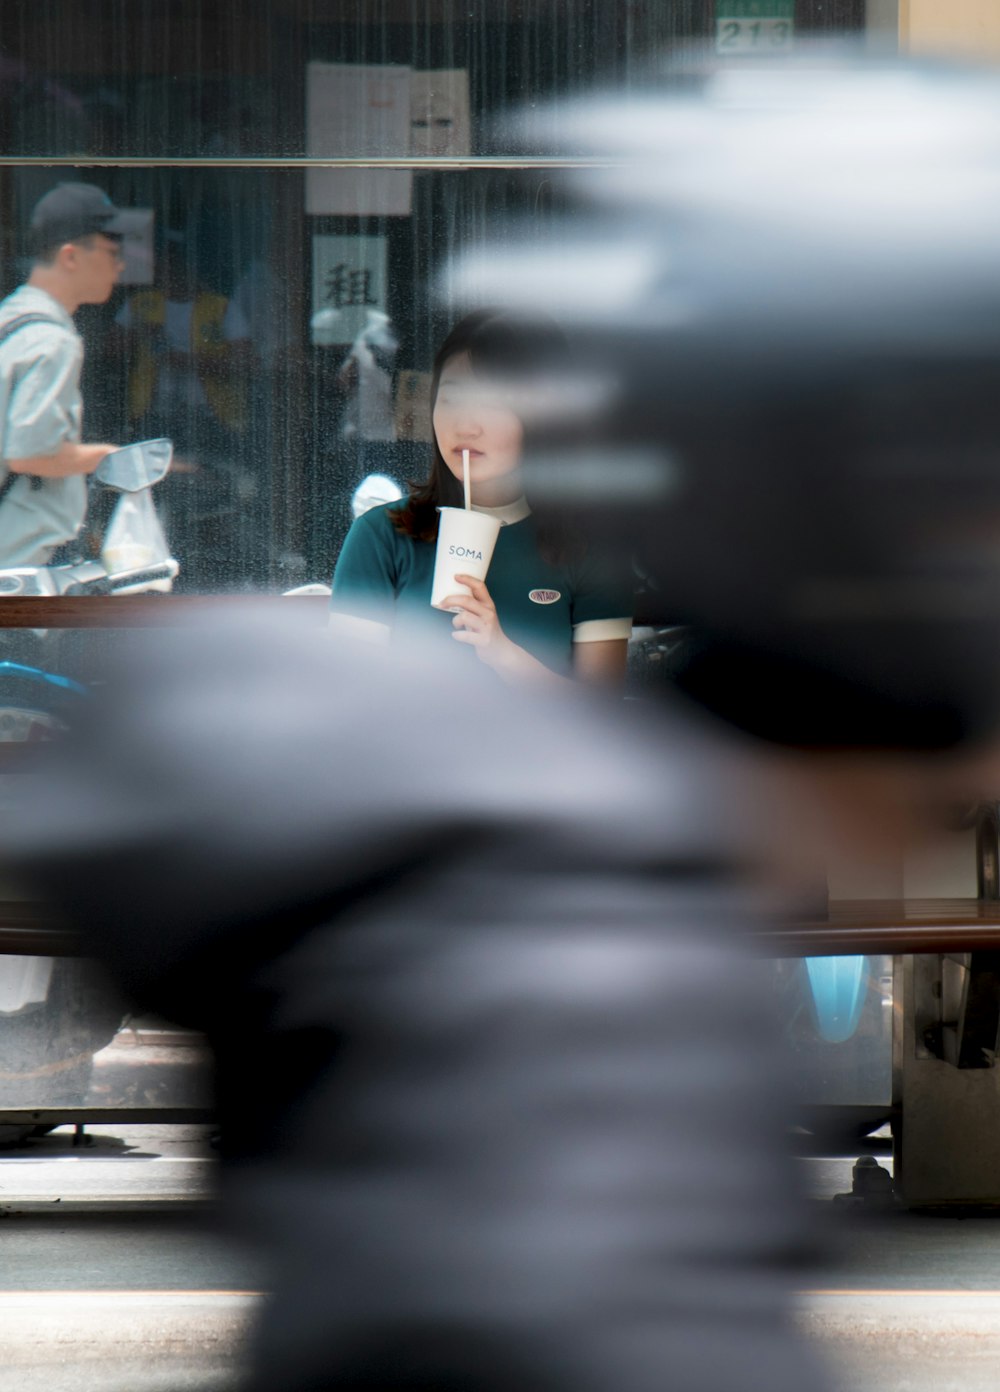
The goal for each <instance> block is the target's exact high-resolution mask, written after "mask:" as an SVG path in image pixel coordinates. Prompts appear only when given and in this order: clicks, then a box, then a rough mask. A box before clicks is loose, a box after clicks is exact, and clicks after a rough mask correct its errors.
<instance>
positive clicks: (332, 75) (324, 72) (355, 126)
mask: <svg viewBox="0 0 1000 1392" xmlns="http://www.w3.org/2000/svg"><path fill="white" fill-rule="evenodd" d="M410 81H411V73H410V69H409V68H408V67H403V66H396V65H386V66H383V67H365V66H361V65H358V64H352V63H309V64H308V66H307V69H306V154H307V155H310V156H312V157H314V158H317V157H318V158H321V159H322V158H323V157H326V158H331V159H332V158H337V157H343V158H359V159H363V158H374V159H389V158H392V157H393V156H394V155H402V156H408V155H409V153H410ZM412 182H413V181H412V176H411V174H410V172H409V170H406V169H399V170H397V169H309V170H307V171H306V212H307V213H319V214H323V213H327V214H339V215H341V216H346V217H407V216H409V213H410V207H411V195H412Z"/></svg>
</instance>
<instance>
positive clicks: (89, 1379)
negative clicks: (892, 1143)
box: [0, 1125, 1000, 1392]
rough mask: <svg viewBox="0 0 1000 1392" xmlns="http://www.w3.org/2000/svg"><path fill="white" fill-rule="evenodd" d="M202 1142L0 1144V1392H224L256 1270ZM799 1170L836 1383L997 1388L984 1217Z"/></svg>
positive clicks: (810, 1297) (998, 1314)
mask: <svg viewBox="0 0 1000 1392" xmlns="http://www.w3.org/2000/svg"><path fill="white" fill-rule="evenodd" d="M208 1135H209V1128H208V1127H203V1126H187V1127H170V1126H128V1127H125V1126H118V1125H115V1126H114V1127H103V1126H102V1127H95V1128H94V1129H93V1133H92V1135H91V1137H90V1138H91V1139H92V1141H93V1144H92V1145H88V1146H86V1147H83V1148H78V1149H73V1148H72V1139H73V1136H72V1131H71V1130H70V1129H64V1130H62V1131H59V1132H56V1133H54V1134H52V1135H50V1136H46V1137H40V1138H34V1139H32V1140H29V1141H27V1142H25V1143H24V1144H22V1145H21V1146H20V1147H18V1148H17V1149H11V1150H6V1151H0V1392H14V1389H17V1392H36V1390H37V1392H42V1389H44V1392H70V1389H72V1392H235V1389H236V1388H237V1386H238V1380H239V1372H240V1367H241V1363H242V1358H243V1352H242V1351H243V1348H244V1345H245V1340H246V1337H247V1333H248V1330H249V1329H250V1327H251V1323H252V1319H253V1312H254V1309H255V1307H256V1306H257V1304H258V1303H259V1301H260V1299H261V1294H260V1292H261V1290H262V1287H263V1286H264V1284H265V1281H264V1278H263V1274H262V1271H261V1266H260V1262H259V1261H258V1260H257V1259H256V1258H255V1257H254V1254H253V1253H252V1252H250V1251H249V1250H247V1249H246V1248H244V1247H241V1246H240V1244H239V1243H238V1242H236V1241H235V1240H234V1238H233V1236H232V1235H226V1234H225V1233H224V1232H223V1230H222V1228H221V1226H220V1225H219V1222H218V1220H217V1216H216V1205H215V1204H214V1202H213V1198H214V1189H215V1186H214V1176H215V1159H214V1151H213V1150H212V1148H211V1146H210V1145H209V1144H208ZM801 1163H802V1173H803V1178H804V1183H805V1185H806V1186H807V1188H808V1189H809V1190H810V1191H811V1192H812V1194H813V1195H814V1196H815V1197H816V1200H817V1202H818V1203H819V1205H820V1212H821V1216H822V1222H821V1225H820V1226H821V1230H822V1232H823V1234H824V1236H825V1239H826V1242H827V1247H828V1251H829V1256H828V1259H827V1260H826V1261H825V1263H824V1264H823V1265H822V1267H821V1268H820V1269H814V1270H811V1271H803V1273H802V1277H801V1282H800V1288H801V1293H800V1295H799V1298H798V1319H799V1321H800V1323H801V1326H802V1328H803V1329H804V1330H805V1331H806V1332H807V1334H808V1336H809V1337H810V1338H811V1339H813V1340H814V1341H815V1342H816V1344H817V1346H818V1347H819V1348H821V1349H822V1350H823V1351H824V1352H825V1353H826V1354H827V1355H828V1358H829V1362H830V1364H831V1366H832V1368H833V1369H834V1372H835V1375H836V1385H837V1386H838V1387H839V1388H841V1389H843V1392H986V1389H989V1392H996V1389H997V1387H998V1386H1000V1217H997V1218H996V1219H993V1218H990V1217H982V1216H976V1217H967V1218H956V1217H926V1216H918V1215H913V1214H899V1213H891V1214H888V1215H883V1216H878V1215H871V1214H863V1215H858V1214H853V1213H848V1212H845V1211H843V1210H840V1209H837V1208H835V1207H834V1206H833V1205H832V1204H831V1203H829V1199H830V1197H831V1196H832V1195H833V1194H834V1193H838V1192H846V1191H847V1190H849V1189H850V1181H851V1174H850V1172H851V1161H850V1160H840V1159H837V1160H822V1159H818V1160H813V1159H810V1160H804V1161H802V1162H801ZM880 1163H881V1164H888V1163H889V1162H887V1161H885V1160H881V1161H880ZM276 1392H280V1389H276Z"/></svg>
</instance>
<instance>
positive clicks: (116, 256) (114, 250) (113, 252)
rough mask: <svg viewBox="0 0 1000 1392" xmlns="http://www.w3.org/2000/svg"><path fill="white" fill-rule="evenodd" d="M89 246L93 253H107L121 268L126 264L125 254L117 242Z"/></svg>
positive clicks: (89, 244)
mask: <svg viewBox="0 0 1000 1392" xmlns="http://www.w3.org/2000/svg"><path fill="white" fill-rule="evenodd" d="M87 245H88V246H89V247H90V249H91V250H92V251H103V252H106V253H107V254H108V256H110V257H111V259H112V261H115V262H117V264H118V265H119V266H120V265H123V264H124V261H125V253H124V251H123V250H122V248H121V247H120V246H119V245H118V243H117V242H89V243H87Z"/></svg>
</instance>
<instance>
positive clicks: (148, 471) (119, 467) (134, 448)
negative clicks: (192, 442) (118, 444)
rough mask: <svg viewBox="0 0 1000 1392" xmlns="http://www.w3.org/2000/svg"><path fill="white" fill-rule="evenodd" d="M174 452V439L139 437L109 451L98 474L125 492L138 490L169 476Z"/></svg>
mask: <svg viewBox="0 0 1000 1392" xmlns="http://www.w3.org/2000/svg"><path fill="white" fill-rule="evenodd" d="M173 455H174V446H173V442H172V441H171V440H167V439H159V440H140V441H139V442H138V443H137V444H134V445H123V446H122V448H121V449H116V450H112V451H111V453H110V454H106V455H105V456H104V458H103V459H102V460H101V462H100V464H98V466H97V468H96V470H95V471H94V472H95V477H97V478H98V479H100V481H101V483H104V484H107V486H108V487H109V488H117V489H118V490H119V491H120V492H122V493H138V492H139V491H140V490H141V489H143V488H152V486H153V484H154V483H159V482H160V480H161V479H162V478H165V477H166V474H167V471H168V470H169V468H170V461H171V460H172V459H173Z"/></svg>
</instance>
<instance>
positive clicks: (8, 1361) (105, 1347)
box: [0, 1290, 260, 1392]
mask: <svg viewBox="0 0 1000 1392" xmlns="http://www.w3.org/2000/svg"><path fill="white" fill-rule="evenodd" d="M259 1301H260V1296H259V1295H257V1294H256V1293H254V1292H247V1291H62V1290H60V1291H13V1292H11V1291H8V1292H0V1390H2V1392H15V1389H16V1392H34V1389H36V1388H37V1389H38V1390H39V1392H41V1389H43V1388H44V1389H45V1392H64V1389H65V1392H70V1390H71V1389H73V1390H74V1392H161V1389H162V1392H229V1389H231V1388H235V1387H236V1386H237V1384H238V1380H239V1376H240V1373H241V1370H242V1365H243V1350H244V1346H245V1341H246V1337H247V1334H248V1331H249V1328H250V1325H251V1321H252V1318H253V1314H254V1310H255V1309H256V1307H257V1305H258V1303H259Z"/></svg>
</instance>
